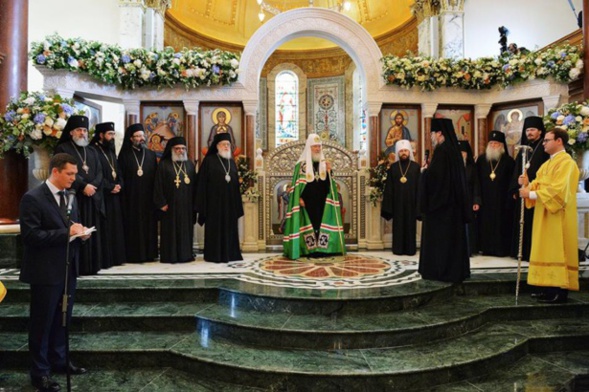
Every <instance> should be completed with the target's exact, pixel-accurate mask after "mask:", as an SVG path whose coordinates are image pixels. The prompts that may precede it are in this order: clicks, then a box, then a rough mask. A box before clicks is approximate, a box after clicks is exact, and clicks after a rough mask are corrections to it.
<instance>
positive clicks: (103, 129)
mask: <svg viewBox="0 0 589 392" xmlns="http://www.w3.org/2000/svg"><path fill="white" fill-rule="evenodd" d="M90 145H91V147H92V148H94V149H95V150H96V153H97V155H98V159H100V165H101V166H102V196H103V197H104V210H105V216H104V218H103V220H102V222H101V223H100V227H101V233H100V236H101V239H102V252H103V254H102V256H103V257H102V268H110V267H112V266H115V265H121V264H123V263H124V262H125V229H124V228H123V211H122V209H121V200H120V195H121V189H122V186H123V183H122V179H121V172H120V170H119V164H118V162H117V155H116V153H115V124H114V123H113V122H106V123H100V124H96V130H95V133H94V137H93V138H92V141H91V142H90Z"/></svg>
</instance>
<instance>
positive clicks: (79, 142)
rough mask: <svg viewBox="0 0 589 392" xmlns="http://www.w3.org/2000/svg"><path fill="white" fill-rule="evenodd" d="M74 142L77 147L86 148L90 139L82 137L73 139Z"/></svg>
mask: <svg viewBox="0 0 589 392" xmlns="http://www.w3.org/2000/svg"><path fill="white" fill-rule="evenodd" d="M72 140H73V141H74V143H75V144H76V146H79V147H86V146H87V145H88V139H85V138H83V137H80V138H76V137H72Z"/></svg>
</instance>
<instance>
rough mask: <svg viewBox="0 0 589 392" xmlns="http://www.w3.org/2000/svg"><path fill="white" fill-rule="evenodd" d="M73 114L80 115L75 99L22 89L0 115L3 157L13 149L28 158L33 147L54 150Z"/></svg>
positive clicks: (0, 141) (0, 149)
mask: <svg viewBox="0 0 589 392" xmlns="http://www.w3.org/2000/svg"><path fill="white" fill-rule="evenodd" d="M72 114H81V112H79V111H77V110H76V108H75V107H74V102H73V100H72V99H64V98H62V97H60V96H59V95H53V96H50V95H46V94H44V93H42V92H23V93H21V95H20V97H19V98H18V99H14V100H12V101H11V102H9V103H8V105H7V106H6V110H5V111H4V113H3V114H2V115H0V158H1V157H3V156H4V154H5V153H6V152H7V151H8V150H10V149H14V150H16V152H17V153H19V154H23V155H24V156H25V157H26V158H28V157H29V155H30V153H31V150H32V147H33V146H39V147H41V148H44V149H47V150H49V151H53V150H54V149H55V146H56V145H57V142H58V141H59V138H60V137H61V132H62V130H63V128H64V127H65V124H66V123H67V119H68V118H69V117H70V116H71V115H72Z"/></svg>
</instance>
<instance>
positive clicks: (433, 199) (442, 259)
mask: <svg viewBox="0 0 589 392" xmlns="http://www.w3.org/2000/svg"><path fill="white" fill-rule="evenodd" d="M431 138H432V145H433V146H434V148H435V150H434V153H433V158H432V161H431V163H430V164H429V165H428V166H427V167H426V168H425V170H424V171H423V172H422V173H421V181H420V187H421V189H420V190H419V193H420V201H419V203H420V211H421V213H422V221H423V227H422V233H421V249H420V253H419V273H420V274H421V277H422V278H423V279H429V280H438V281H442V282H454V283H458V282H462V281H463V280H464V279H466V278H468V277H469V276H470V259H469V255H468V240H467V234H466V230H467V227H466V224H467V223H468V218H469V216H470V210H471V206H470V205H468V202H467V199H466V198H467V192H466V175H465V170H464V163H463V160H462V155H461V154H460V151H459V149H458V141H457V140H456V134H455V132H454V125H453V124H452V120H450V119H438V118H434V119H432V123H431Z"/></svg>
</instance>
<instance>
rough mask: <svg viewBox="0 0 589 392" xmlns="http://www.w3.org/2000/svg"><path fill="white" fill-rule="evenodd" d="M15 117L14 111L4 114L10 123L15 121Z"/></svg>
mask: <svg viewBox="0 0 589 392" xmlns="http://www.w3.org/2000/svg"><path fill="white" fill-rule="evenodd" d="M15 115H16V112H15V111H14V110H11V111H9V112H6V113H5V114H4V119H5V120H6V121H8V122H11V121H12V120H14V116H15Z"/></svg>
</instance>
